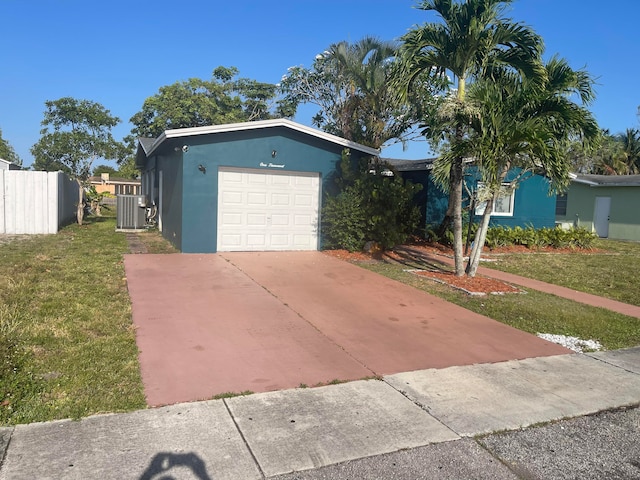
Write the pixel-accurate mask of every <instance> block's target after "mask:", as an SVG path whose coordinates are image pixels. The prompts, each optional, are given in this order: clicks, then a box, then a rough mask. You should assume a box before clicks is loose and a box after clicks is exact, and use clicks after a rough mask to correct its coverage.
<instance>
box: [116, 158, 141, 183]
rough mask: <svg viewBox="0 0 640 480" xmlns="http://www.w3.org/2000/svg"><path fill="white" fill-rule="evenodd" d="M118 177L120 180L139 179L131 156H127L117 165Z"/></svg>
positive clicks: (138, 172)
mask: <svg viewBox="0 0 640 480" xmlns="http://www.w3.org/2000/svg"><path fill="white" fill-rule="evenodd" d="M118 175H119V176H120V177H122V178H131V179H133V178H138V177H140V170H138V168H137V167H136V161H135V158H134V157H133V156H131V155H130V156H128V157H127V158H126V159H125V160H124V161H122V162H120V164H119V165H118Z"/></svg>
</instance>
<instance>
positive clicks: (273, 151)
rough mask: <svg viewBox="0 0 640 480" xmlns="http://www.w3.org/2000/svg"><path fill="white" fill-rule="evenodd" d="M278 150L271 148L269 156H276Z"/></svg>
mask: <svg viewBox="0 0 640 480" xmlns="http://www.w3.org/2000/svg"><path fill="white" fill-rule="evenodd" d="M277 154H278V152H277V151H276V150H271V158H276V155H277Z"/></svg>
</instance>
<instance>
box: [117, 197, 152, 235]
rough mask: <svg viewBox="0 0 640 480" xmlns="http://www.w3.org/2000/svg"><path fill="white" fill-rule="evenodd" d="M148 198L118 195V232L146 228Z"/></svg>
mask: <svg viewBox="0 0 640 480" xmlns="http://www.w3.org/2000/svg"><path fill="white" fill-rule="evenodd" d="M146 206H147V204H146V197H145V196H144V195H118V196H117V200H116V230H141V229H144V228H145V219H146V212H147V208H146Z"/></svg>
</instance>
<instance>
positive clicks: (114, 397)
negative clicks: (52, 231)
mask: <svg viewBox="0 0 640 480" xmlns="http://www.w3.org/2000/svg"><path fill="white" fill-rule="evenodd" d="M126 252H127V243H126V241H125V237H124V235H123V234H120V233H116V232H115V219H113V218H101V219H89V221H88V223H87V224H86V225H83V226H78V225H71V226H68V227H66V228H64V229H62V230H61V231H60V232H59V233H58V234H57V235H38V236H33V237H31V238H28V239H20V240H15V241H13V242H9V243H6V244H3V245H0V402H1V404H0V423H1V424H15V423H27V422H34V421H43V420H52V419H58V418H69V417H71V418H79V417H83V416H86V415H90V414H94V413H99V412H115V411H127V410H132V409H138V408H144V407H145V400H144V395H143V389H142V382H141V378H140V368H139V365H138V357H137V347H136V343H135V332H134V328H133V325H132V323H131V304H130V301H129V295H128V292H127V286H126V279H125V275H124V267H123V254H124V253H126Z"/></svg>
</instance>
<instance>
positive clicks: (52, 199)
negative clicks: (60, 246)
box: [0, 170, 78, 234]
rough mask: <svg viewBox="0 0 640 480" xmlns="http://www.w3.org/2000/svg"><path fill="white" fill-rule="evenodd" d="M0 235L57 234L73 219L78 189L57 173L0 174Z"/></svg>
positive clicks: (1, 171)
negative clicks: (62, 226) (61, 227)
mask: <svg viewBox="0 0 640 480" xmlns="http://www.w3.org/2000/svg"><path fill="white" fill-rule="evenodd" d="M0 189H1V190H0V192H1V193H2V194H1V195H0V233H9V234H41V233H57V232H58V229H59V228H60V226H61V225H63V224H64V223H66V222H68V221H69V220H70V219H72V218H74V216H75V211H76V207H75V206H76V204H77V202H78V186H77V184H76V182H75V181H73V180H71V179H69V177H67V176H66V175H65V174H63V173H61V172H32V171H26V170H0Z"/></svg>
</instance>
